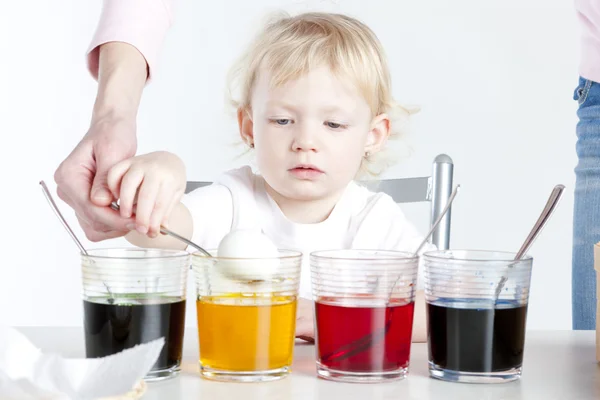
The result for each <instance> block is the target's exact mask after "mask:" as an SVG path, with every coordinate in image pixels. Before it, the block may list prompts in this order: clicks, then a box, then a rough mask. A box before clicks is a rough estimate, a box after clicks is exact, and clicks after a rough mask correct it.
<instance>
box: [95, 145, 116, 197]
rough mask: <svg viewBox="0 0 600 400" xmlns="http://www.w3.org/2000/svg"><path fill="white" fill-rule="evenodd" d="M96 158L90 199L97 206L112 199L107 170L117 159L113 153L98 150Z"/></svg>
mask: <svg viewBox="0 0 600 400" xmlns="http://www.w3.org/2000/svg"><path fill="white" fill-rule="evenodd" d="M95 158H96V174H95V175H94V182H93V183H92V190H91V199H92V202H93V203H95V204H96V205H98V206H108V205H110V203H111V202H112V201H113V200H114V196H113V194H112V192H111V191H110V189H109V187H108V181H107V178H108V171H110V169H111V168H112V167H113V166H114V165H115V164H117V163H118V162H119V161H121V160H119V159H117V157H115V156H114V155H113V154H107V153H103V152H101V151H100V152H98V153H96V154H95Z"/></svg>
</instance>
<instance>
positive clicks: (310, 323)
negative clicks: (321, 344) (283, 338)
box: [296, 298, 315, 342]
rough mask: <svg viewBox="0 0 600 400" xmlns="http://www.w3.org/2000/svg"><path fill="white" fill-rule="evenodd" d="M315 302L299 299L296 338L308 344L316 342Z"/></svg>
mask: <svg viewBox="0 0 600 400" xmlns="http://www.w3.org/2000/svg"><path fill="white" fill-rule="evenodd" d="M313 309H314V302H313V301H311V300H307V299H302V298H301V299H298V309H297V311H296V337H297V338H298V339H302V340H306V341H307V342H314V341H315V327H314V318H313Z"/></svg>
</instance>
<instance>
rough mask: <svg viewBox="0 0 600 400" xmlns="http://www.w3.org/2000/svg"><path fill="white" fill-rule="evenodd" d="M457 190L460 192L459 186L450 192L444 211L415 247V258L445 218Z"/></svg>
mask: <svg viewBox="0 0 600 400" xmlns="http://www.w3.org/2000/svg"><path fill="white" fill-rule="evenodd" d="M459 190H460V185H456V187H455V188H454V190H453V191H452V194H451V195H450V198H449V199H448V203H446V207H444V209H443V210H442V213H441V214H440V216H439V217H438V219H437V220H436V221H435V222H434V223H433V225H432V226H431V229H429V232H427V235H425V237H424V238H423V241H422V242H421V244H420V245H419V247H417V250H415V252H414V254H415V256H417V255H418V254H419V251H421V249H422V248H423V246H425V243H427V241H428V240H429V237H430V236H431V235H433V232H434V231H435V230H436V228H437V227H438V225H439V224H440V222H442V219H443V218H444V216H446V213H447V212H448V210H449V209H450V206H451V205H452V202H453V201H454V198H455V197H456V195H457V194H458V191H459Z"/></svg>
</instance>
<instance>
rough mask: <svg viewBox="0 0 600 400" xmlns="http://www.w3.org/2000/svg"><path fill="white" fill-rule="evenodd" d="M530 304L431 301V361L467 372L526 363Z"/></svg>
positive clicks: (507, 367) (513, 366)
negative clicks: (525, 351) (524, 359)
mask: <svg viewBox="0 0 600 400" xmlns="http://www.w3.org/2000/svg"><path fill="white" fill-rule="evenodd" d="M526 317H527V305H520V304H518V303H516V302H511V301H506V300H504V301H502V300H500V301H498V302H497V303H496V305H495V308H492V302H491V300H475V301H473V300H464V299H444V300H440V301H437V302H435V303H434V304H429V303H428V304H427V319H428V323H429V341H428V342H429V361H431V362H433V363H434V364H435V365H437V366H438V367H439V368H443V369H448V370H453V371H463V372H479V373H486V372H501V371H507V370H510V369H513V368H519V367H521V365H522V364H523V347H524V344H525V323H526Z"/></svg>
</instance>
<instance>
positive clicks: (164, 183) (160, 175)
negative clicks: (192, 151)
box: [108, 151, 186, 238]
mask: <svg viewBox="0 0 600 400" xmlns="http://www.w3.org/2000/svg"><path fill="white" fill-rule="evenodd" d="M185 185H186V175H185V165H184V164H183V162H182V161H181V159H180V158H179V157H177V156H176V155H174V154H172V153H168V152H166V151H158V152H154V153H149V154H144V155H141V156H137V157H133V158H129V159H127V160H124V161H121V162H120V163H118V164H116V165H115V166H114V167H112V168H111V169H110V171H109V172H108V187H109V188H110V190H111V191H112V193H113V195H114V196H115V197H116V198H118V199H120V203H119V206H120V208H121V216H122V217H124V218H129V217H131V215H132V214H133V213H134V212H135V214H136V216H135V224H134V225H132V226H128V228H129V229H131V230H134V229H137V231H138V232H139V233H141V234H147V235H148V236H149V237H152V238H153V237H156V236H157V235H158V233H159V232H160V225H166V224H167V221H168V219H169V215H170V214H171V211H172V210H173V207H175V205H176V204H177V203H178V202H179V200H180V199H181V196H182V195H183V193H184V192H185ZM134 206H135V211H134Z"/></svg>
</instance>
